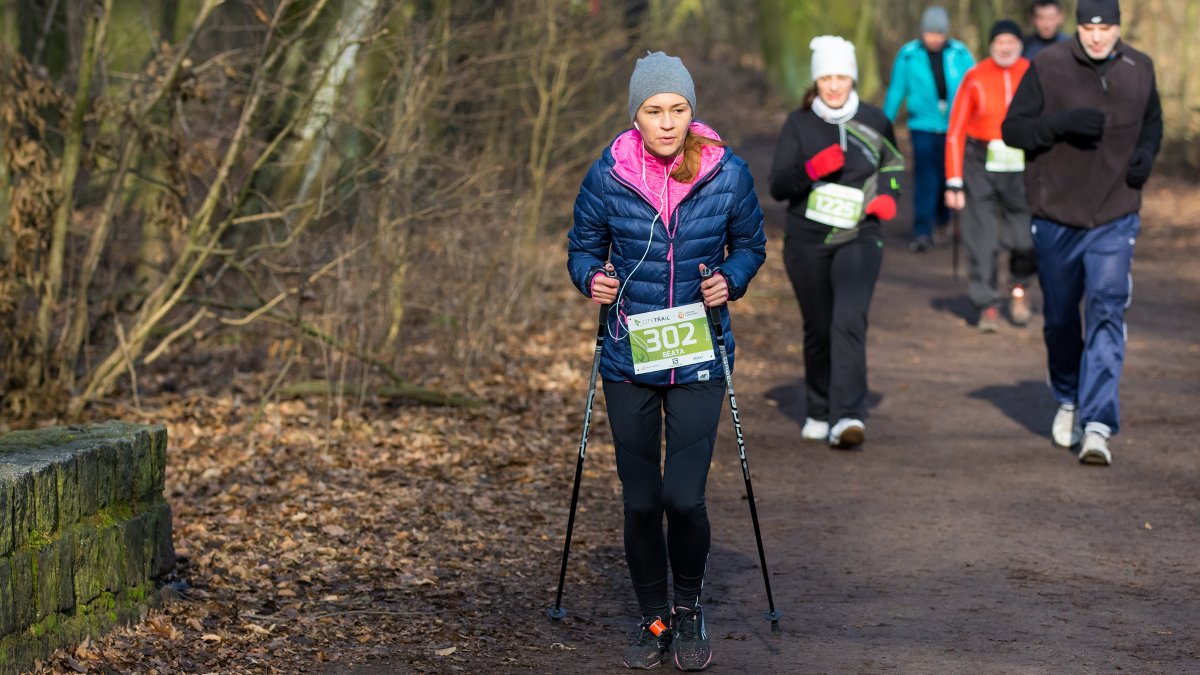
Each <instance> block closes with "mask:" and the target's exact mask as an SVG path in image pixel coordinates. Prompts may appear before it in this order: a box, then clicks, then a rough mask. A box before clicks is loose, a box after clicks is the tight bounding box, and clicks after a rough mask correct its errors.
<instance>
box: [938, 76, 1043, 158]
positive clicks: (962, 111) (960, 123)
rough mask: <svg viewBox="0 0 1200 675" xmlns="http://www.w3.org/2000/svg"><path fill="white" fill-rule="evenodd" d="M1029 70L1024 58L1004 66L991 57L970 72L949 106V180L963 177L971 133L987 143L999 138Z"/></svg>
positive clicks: (947, 139)
mask: <svg viewBox="0 0 1200 675" xmlns="http://www.w3.org/2000/svg"><path fill="white" fill-rule="evenodd" d="M1027 70H1029V61H1028V60H1027V59H1025V58H1019V59H1017V62H1016V63H1014V64H1013V65H1012V66H1011V67H1008V68H1001V67H1000V66H999V65H997V64H996V62H995V61H994V60H993V59H992V58H991V57H988V58H986V59H984V60H982V61H980V62H979V63H977V64H976V65H975V66H974V67H973V68H971V69H970V70H968V71H967V74H966V76H964V77H963V81H962V84H961V85H959V87H958V94H956V95H955V96H954V104H953V105H952V106H951V107H950V127H949V129H947V131H946V180H947V181H950V180H952V179H959V180H961V179H962V174H963V170H962V167H963V150H964V149H965V147H966V142H967V137H968V136H970V137H971V138H974V139H976V140H979V141H983V142H984V143H987V142H988V141H994V140H996V139H997V138H1000V124H1001V123H1002V122H1004V115H1005V113H1007V112H1008V104H1009V103H1011V102H1012V98H1013V94H1014V93H1016V91H1017V85H1018V84H1019V83H1020V82H1021V78H1022V77H1024V76H1025V71H1027Z"/></svg>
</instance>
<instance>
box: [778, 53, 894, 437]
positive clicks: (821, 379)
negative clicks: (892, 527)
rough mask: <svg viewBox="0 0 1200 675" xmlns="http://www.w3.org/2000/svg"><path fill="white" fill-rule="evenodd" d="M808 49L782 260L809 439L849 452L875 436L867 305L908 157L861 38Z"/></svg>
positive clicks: (790, 147) (786, 151)
mask: <svg viewBox="0 0 1200 675" xmlns="http://www.w3.org/2000/svg"><path fill="white" fill-rule="evenodd" d="M809 46H810V48H811V49H812V50H813V56H812V76H813V87H812V89H811V90H810V91H809V92H808V94H807V95H806V96H805V98H804V103H803V105H801V107H800V108H799V109H798V110H794V111H792V113H791V114H790V115H788V118H787V121H786V122H785V123H784V126H783V131H782V132H781V133H780V135H779V141H778V142H777V144H776V146H775V160H774V163H773V164H772V166H771V196H772V197H774V198H775V199H780V200H787V203H788V215H787V224H786V229H785V234H784V244H783V258H784V265H785V266H786V267H787V272H788V277H789V278H790V279H791V282H792V288H793V289H794V290H795V293H796V299H797V300H799V302H800V313H801V315H802V316H803V318H804V383H805V388H806V394H807V396H806V399H807V404H808V405H807V409H808V413H807V414H808V418H807V419H806V420H805V423H804V428H803V429H802V430H801V436H802V437H803V438H804V439H806V440H823V441H827V442H828V443H829V444H830V445H831V446H833V447H835V448H842V449H845V448H853V447H856V446H860V445H862V443H863V441H864V440H865V438H866V428H865V425H864V423H863V419H864V418H865V417H866V398H867V353H866V343H867V310H868V309H869V307H870V304H871V295H872V293H873V292H874V290H875V281H876V279H878V278H879V269H880V266H881V265H882V263H883V236H882V228H881V226H880V223H881V222H882V221H886V220H891V219H892V218H894V217H895V216H896V198H897V197H898V196H899V193H900V184H899V178H900V174H901V173H902V172H903V171H904V160H903V158H902V157H901V155H900V153H899V151H897V150H896V146H895V135H894V133H893V131H892V124H891V122H889V121H888V119H887V117H886V116H884V114H883V111H882V110H880V109H879V108H876V107H875V106H872V105H870V104H867V103H863V102H862V101H860V100H859V98H858V92H857V91H855V81H856V80H857V79H858V62H857V59H856V58H855V55H854V45H853V44H851V43H850V42H848V41H846V40H844V39H842V38H840V37H835V36H831V35H823V36H821V37H817V38H814V39H813V41H812V43H811V44H810V45H809Z"/></svg>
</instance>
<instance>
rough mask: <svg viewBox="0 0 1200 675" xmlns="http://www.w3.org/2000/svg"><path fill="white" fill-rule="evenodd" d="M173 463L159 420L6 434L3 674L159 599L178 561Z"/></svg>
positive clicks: (2, 470) (0, 460)
mask: <svg viewBox="0 0 1200 675" xmlns="http://www.w3.org/2000/svg"><path fill="white" fill-rule="evenodd" d="M166 465H167V431H166V429H165V428H164V427H162V426H142V425H135V424H126V423H121V422H110V423H107V424H102V425H98V426H88V427H56V428H52V429H39V430H35V431H21V432H14V433H10V434H7V435H4V436H0V674H6V673H15V672H19V671H20V670H24V669H28V668H30V667H32V664H33V661H34V659H38V658H44V657H45V656H46V655H48V654H49V653H50V652H52V651H53V650H54V649H56V648H58V647H64V646H70V645H73V644H77V643H79V642H81V641H82V640H83V638H84V637H85V636H92V637H98V636H100V635H102V634H104V633H105V632H107V631H109V630H111V629H112V628H113V627H114V626H117V625H118V624H123V623H130V622H132V621H136V620H137V619H138V617H139V614H140V612H141V610H142V608H143V607H146V606H148V605H150V604H153V602H154V599H155V598H156V597H157V594H156V585H155V580H156V579H158V578H160V577H161V576H162V575H164V574H165V573H166V572H168V571H170V569H171V568H172V567H173V566H174V564H175V551H174V547H173V546H172V541H171V507H170V505H168V504H167V502H166V501H165V500H164V499H163V495H162V492H163V478H164V474H165V471H166Z"/></svg>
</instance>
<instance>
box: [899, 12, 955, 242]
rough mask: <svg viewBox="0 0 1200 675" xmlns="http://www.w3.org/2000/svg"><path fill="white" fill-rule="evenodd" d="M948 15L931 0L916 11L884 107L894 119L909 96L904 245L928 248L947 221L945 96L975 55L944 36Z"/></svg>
mask: <svg viewBox="0 0 1200 675" xmlns="http://www.w3.org/2000/svg"><path fill="white" fill-rule="evenodd" d="M949 33H950V17H949V15H947V14H946V10H945V9H943V8H941V7H938V6H936V5H935V6H933V7H929V8H927V9H926V10H925V14H924V15H923V16H922V17H921V37H920V39H917V40H913V41H912V42H909V43H907V44H905V45H904V46H903V47H901V48H900V51H899V52H898V53H897V54H896V63H895V65H894V66H893V67H892V80H891V82H890V83H889V84H888V92H887V98H886V99H885V100H884V103H883V112H884V114H885V115H887V117H888V119H889V120H891V121H893V122H895V121H896V113H898V112H899V111H900V105H901V104H902V103H904V102H905V101H907V102H908V133H909V136H910V137H911V139H912V147H913V174H914V183H915V185H914V186H913V231H912V234H913V239H912V243H911V244H909V248H910V249H912V250H913V251H917V252H921V251H928V250H929V249H931V248H933V226H934V221H935V220H936V222H937V225H938V226H939V227H943V226H945V225H946V223H948V222H949V221H950V212H949V211H948V210H947V209H946V205H945V203H943V201H942V188H943V186H944V184H945V182H946V176H945V173H946V168H945V163H946V159H945V152H946V128H947V127H948V126H949V122H950V102H951V101H953V100H954V94H955V93H957V92H958V85H959V83H960V82H961V81H962V78H963V75H965V74H966V72H967V71H968V70H970V69H971V66H973V65H975V57H974V56H973V55H972V54H971V50H970V49H968V48H967V46H966V45H965V44H963V43H962V42H960V41H958V40H953V39H950V38H949V37H948V35H949Z"/></svg>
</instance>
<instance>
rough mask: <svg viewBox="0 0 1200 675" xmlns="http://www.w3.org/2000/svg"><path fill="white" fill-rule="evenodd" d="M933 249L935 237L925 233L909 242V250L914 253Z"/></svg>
mask: <svg viewBox="0 0 1200 675" xmlns="http://www.w3.org/2000/svg"><path fill="white" fill-rule="evenodd" d="M933 249H934V245H933V237H931V236H929V235H927V234H923V235H921V236H919V237H917V238H916V239H913V240H912V241H910V242H908V250H910V251H912V252H913V253H924V252H926V251H932V250H933Z"/></svg>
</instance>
